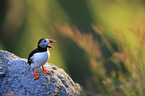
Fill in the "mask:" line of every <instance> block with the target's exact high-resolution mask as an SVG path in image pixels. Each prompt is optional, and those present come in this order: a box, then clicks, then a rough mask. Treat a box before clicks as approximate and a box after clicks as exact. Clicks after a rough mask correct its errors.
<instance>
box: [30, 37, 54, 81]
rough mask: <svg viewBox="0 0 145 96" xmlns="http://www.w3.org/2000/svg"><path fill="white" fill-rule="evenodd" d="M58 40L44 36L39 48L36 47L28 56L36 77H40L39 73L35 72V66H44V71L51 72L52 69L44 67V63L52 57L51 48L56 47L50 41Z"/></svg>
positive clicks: (39, 42)
mask: <svg viewBox="0 0 145 96" xmlns="http://www.w3.org/2000/svg"><path fill="white" fill-rule="evenodd" d="M53 42H56V41H55V40H53V39H47V38H42V39H40V40H39V41H38V45H37V48H36V49H34V50H33V51H32V52H31V53H30V54H29V56H28V63H29V65H30V66H31V68H32V69H33V72H34V79H38V78H39V75H40V74H39V73H35V68H37V67H40V66H42V72H44V73H50V72H51V71H50V70H47V69H44V66H43V65H44V64H45V63H46V62H47V60H48V59H49V58H50V52H49V48H50V49H54V47H52V46H51V45H50V43H53Z"/></svg>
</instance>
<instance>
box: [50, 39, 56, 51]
mask: <svg viewBox="0 0 145 96" xmlns="http://www.w3.org/2000/svg"><path fill="white" fill-rule="evenodd" d="M49 41H50V43H53V42H56V41H55V40H53V39H49ZM50 43H48V48H51V49H54V47H52V46H51V45H50Z"/></svg>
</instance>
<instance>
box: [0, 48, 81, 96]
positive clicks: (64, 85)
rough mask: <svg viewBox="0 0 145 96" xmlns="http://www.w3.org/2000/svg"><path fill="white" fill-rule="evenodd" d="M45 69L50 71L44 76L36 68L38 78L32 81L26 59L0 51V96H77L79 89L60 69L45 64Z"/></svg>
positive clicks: (30, 70) (31, 72) (31, 74)
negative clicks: (8, 95) (10, 93)
mask: <svg viewBox="0 0 145 96" xmlns="http://www.w3.org/2000/svg"><path fill="white" fill-rule="evenodd" d="M45 68H46V69H49V70H52V72H51V73H49V74H46V73H43V72H42V71H41V68H37V69H36V70H35V71H36V73H37V72H38V73H40V77H39V78H38V79H37V80H34V77H33V76H34V75H33V71H32V69H31V67H30V66H29V64H28V63H27V59H24V58H20V57H18V56H16V55H14V54H12V53H10V52H8V51H3V50H0V96H3V95H4V94H8V93H9V91H12V92H13V93H14V94H15V95H20V96H50V95H57V96H79V95H80V91H81V87H80V85H79V84H78V83H75V82H74V81H73V80H72V79H71V78H70V76H69V75H68V74H67V73H66V72H65V71H64V70H63V69H61V68H59V67H57V66H55V65H53V64H50V63H46V64H45Z"/></svg>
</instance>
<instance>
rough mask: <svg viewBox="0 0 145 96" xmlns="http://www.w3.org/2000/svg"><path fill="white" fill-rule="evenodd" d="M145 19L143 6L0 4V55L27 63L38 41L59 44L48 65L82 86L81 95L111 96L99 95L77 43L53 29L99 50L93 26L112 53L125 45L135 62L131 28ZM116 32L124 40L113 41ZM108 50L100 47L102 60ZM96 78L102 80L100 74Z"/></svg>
mask: <svg viewBox="0 0 145 96" xmlns="http://www.w3.org/2000/svg"><path fill="white" fill-rule="evenodd" d="M144 17H145V0H73V1H68V0H43V1H40V0H0V49H3V50H7V51H10V52H12V53H15V54H16V55H18V56H20V57H23V58H27V57H28V55H29V53H30V52H31V51H32V50H33V49H34V48H36V45H37V42H38V40H39V39H40V38H43V37H45V38H49V39H54V40H56V41H57V42H56V43H54V44H52V46H54V47H55V49H51V50H50V52H51V58H50V60H49V61H48V62H49V63H52V64H55V65H57V66H59V67H61V68H63V69H64V70H65V71H67V73H68V74H69V75H70V76H71V77H72V78H73V80H74V81H76V82H78V83H80V84H81V85H82V86H83V88H84V90H85V92H84V93H83V94H84V95H90V96H91V95H92V96H93V95H96V94H106V95H107V96H109V95H111V96H115V95H114V94H115V93H112V94H111V91H109V92H108V91H100V90H99V87H98V86H102V85H98V84H96V83H95V82H96V81H95V80H94V79H93V78H94V71H92V70H91V68H92V67H90V62H89V60H88V58H89V57H88V55H89V56H90V54H88V53H87V52H85V50H84V49H85V48H84V49H83V48H81V47H79V46H78V44H77V43H76V41H75V40H73V39H71V38H67V36H65V34H63V33H62V32H60V31H61V30H59V28H58V27H59V26H57V24H58V23H59V24H61V25H63V26H65V25H66V24H68V25H69V26H76V27H77V29H78V30H79V31H81V33H82V34H92V36H93V37H92V38H94V39H95V40H97V42H98V43H99V44H101V41H102V38H101V36H100V35H99V34H98V33H96V32H95V30H93V28H92V27H91V24H94V25H95V26H101V27H102V29H103V32H104V37H105V38H106V39H107V40H108V42H109V44H110V45H111V46H112V48H113V50H114V51H117V52H119V50H120V49H119V47H118V42H119V43H122V42H125V45H127V46H128V47H129V50H131V54H133V56H135V55H136V53H135V48H136V47H138V42H139V41H137V39H138V37H136V35H134V34H133V33H132V32H131V31H130V28H135V27H136V25H137V24H140V22H142V21H143V22H144ZM141 25H142V24H141ZM142 26H143V25H142ZM143 28H144V27H143ZM118 31H119V32H121V34H124V35H123V36H124V38H125V39H124V38H123V37H120V38H118V37H117V36H116V34H115V32H118ZM80 39H81V37H80ZM88 40H89V39H88ZM74 41H75V42H74ZM82 43H83V42H82ZM84 43H86V42H85V41H84ZM87 43H88V42H87ZM94 44H95V43H94ZM123 44H124V43H123ZM106 46H107V45H105V44H104V45H103V47H99V48H100V52H101V54H102V55H103V58H109V57H110V56H112V54H113V52H112V51H110V50H109V48H108V47H106ZM85 47H90V46H89V45H88V46H85ZM121 48H122V47H121ZM92 49H93V48H92ZM122 49H124V48H122ZM96 50H97V49H96ZM143 52H144V51H143ZM90 58H91V57H90ZM100 60H101V59H100ZM103 66H104V68H106V70H107V74H111V73H109V72H112V71H111V70H112V69H113V70H117V71H115V72H118V70H119V69H117V68H116V65H115V64H114V63H112V62H107V63H106V62H104V63H103ZM122 66H124V65H123V63H122ZM123 68H124V67H123ZM93 70H94V69H93ZM95 70H99V69H95ZM100 70H103V69H100ZM126 70H127V71H126ZM123 71H124V72H128V69H127V68H124V69H123ZM97 72H98V71H97ZM97 74H98V73H97ZM99 75H100V76H101V73H99ZM107 77H108V76H106V77H103V78H102V77H99V76H97V79H98V80H100V81H101V82H103V79H106V78H107ZM116 78H118V77H116ZM116 82H119V81H116ZM109 86H111V85H109ZM112 86H113V85H112ZM101 88H102V87H101ZM101 92H102V93H101ZM116 96H117V95H116ZM140 96H141V95H140Z"/></svg>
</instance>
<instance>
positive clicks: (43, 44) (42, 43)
mask: <svg viewBox="0 0 145 96" xmlns="http://www.w3.org/2000/svg"><path fill="white" fill-rule="evenodd" d="M53 42H56V41H55V40H53V39H47V38H42V39H40V40H39V41H38V45H37V46H38V48H43V49H46V48H52V49H53V48H54V47H52V46H51V45H50V43H53Z"/></svg>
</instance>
